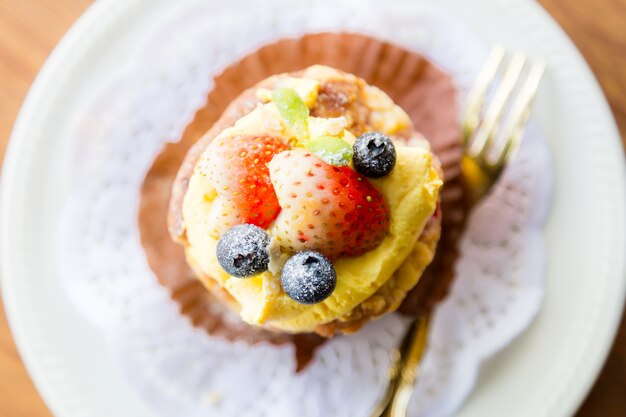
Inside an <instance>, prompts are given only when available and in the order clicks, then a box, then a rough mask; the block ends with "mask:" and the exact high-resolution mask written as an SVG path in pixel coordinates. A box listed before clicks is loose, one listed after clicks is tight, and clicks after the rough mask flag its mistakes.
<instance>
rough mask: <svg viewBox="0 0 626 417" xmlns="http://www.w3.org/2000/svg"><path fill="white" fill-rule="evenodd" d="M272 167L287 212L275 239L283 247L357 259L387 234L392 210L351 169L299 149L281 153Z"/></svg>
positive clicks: (277, 189) (274, 179)
mask: <svg viewBox="0 0 626 417" xmlns="http://www.w3.org/2000/svg"><path fill="white" fill-rule="evenodd" d="M269 167H270V176H271V179H272V183H273V184H274V188H275V190H276V194H277V196H278V201H279V203H280V205H281V207H282V209H283V211H282V212H281V215H280V216H278V218H277V219H276V224H275V230H274V235H275V236H278V237H279V241H280V244H281V245H282V246H283V247H286V248H288V249H289V250H292V251H299V250H304V249H310V250H316V251H319V252H321V253H323V254H324V255H326V256H328V257H331V258H337V257H344V256H358V255H361V254H363V253H365V252H368V251H370V250H372V249H374V248H375V247H376V246H378V245H379V244H380V243H381V241H382V240H383V239H384V237H385V236H386V234H387V232H388V230H389V208H388V206H387V204H386V202H385V200H384V199H383V196H382V195H381V194H380V192H379V191H378V190H377V189H376V188H375V187H374V186H373V185H372V184H371V183H370V182H369V181H368V179H367V178H365V177H364V176H363V175H361V174H359V173H358V172H355V171H354V170H353V169H352V168H350V167H349V166H343V167H337V166H333V165H330V164H327V163H326V162H324V161H322V160H321V159H319V158H318V157H317V156H315V155H313V154H311V153H310V152H308V151H307V150H306V149H300V148H298V149H292V150H290V151H285V152H282V153H280V154H278V155H276V156H275V157H274V159H273V160H272V161H271V162H270V164H269Z"/></svg>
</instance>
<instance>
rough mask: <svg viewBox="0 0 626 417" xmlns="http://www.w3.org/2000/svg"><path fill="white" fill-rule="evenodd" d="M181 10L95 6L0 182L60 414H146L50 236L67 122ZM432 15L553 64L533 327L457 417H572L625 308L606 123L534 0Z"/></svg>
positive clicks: (24, 343)
mask: <svg viewBox="0 0 626 417" xmlns="http://www.w3.org/2000/svg"><path fill="white" fill-rule="evenodd" d="M395 2H403V3H407V2H408V0H395ZM413 3H414V4H416V5H419V3H427V1H426V0H421V1H417V2H413ZM433 3H434V2H433ZM177 4H179V3H178V2H173V1H168V0H132V1H131V0H126V1H109V0H100V1H98V2H97V3H96V4H95V5H94V6H93V7H92V8H91V9H90V10H89V11H88V12H87V13H86V14H85V15H84V16H83V17H82V18H81V19H80V20H79V21H78V22H77V23H76V24H75V25H74V27H73V28H72V29H71V30H70V32H69V33H68V34H67V35H66V37H65V38H64V39H63V41H62V42H61V44H60V45H59V46H58V47H57V49H56V50H55V51H54V53H53V55H52V56H51V57H50V59H49V60H48V62H47V63H46V65H45V67H44V69H43V70H42V71H41V73H40V75H39V77H38V79H37V81H36V83H35V85H34V86H33V88H32V90H31V92H30V94H29V96H28V99H27V100H26V102H25V104H24V107H23V109H22V112H21V114H20V117H19V119H18V122H17V124H16V127H15V131H14V133H13V137H12V139H11V144H10V149H9V153H8V156H7V159H6V161H5V170H4V179H3V183H2V185H3V186H2V223H1V227H0V233H1V239H2V240H1V243H2V246H1V254H2V264H1V266H2V278H3V294H4V297H5V305H6V308H7V312H8V316H9V320H10V323H11V326H12V329H13V333H14V335H15V338H16V340H17V344H18V346H19V348H20V352H21V353H22V356H23V358H24V360H25V362H26V365H27V367H28V369H29V371H30V373H31V375H32V377H33V379H34V380H35V383H36V385H37V387H38V388H39V390H40V392H41V393H42V395H43V397H44V399H45V400H46V401H47V403H48V404H49V405H50V407H51V408H52V410H53V412H54V413H55V414H56V415H58V416H60V417H73V416H76V417H86V416H103V417H104V416H106V417H110V416H133V417H141V416H153V415H154V414H152V412H151V411H150V409H149V407H148V405H146V404H144V403H143V402H142V400H141V398H139V397H138V396H136V395H135V394H134V391H133V390H132V389H130V387H129V386H128V385H127V382H126V381H125V379H124V377H123V373H122V371H121V370H120V369H118V368H117V364H116V363H113V362H109V361H110V359H109V356H108V355H106V352H105V348H104V341H103V340H101V338H102V336H101V333H100V332H98V331H97V330H96V329H93V328H92V327H91V326H90V325H89V323H88V322H86V321H85V320H84V319H82V318H81V317H80V315H79V314H78V313H77V312H76V311H75V310H74V309H73V307H72V306H71V304H70V303H69V301H68V299H67V298H66V296H65V294H64V293H63V291H62V289H61V288H60V285H59V279H58V276H56V271H57V270H58V269H57V268H56V266H55V265H54V257H53V249H54V248H53V242H54V235H55V232H56V227H57V223H58V219H59V214H60V210H61V207H62V205H63V202H64V199H65V198H66V196H67V194H68V191H69V190H68V184H69V178H71V175H72V172H71V170H70V169H69V168H68V167H70V166H71V164H69V163H68V160H67V158H68V157H69V156H68V155H69V152H67V149H68V146H69V143H68V140H67V138H68V136H69V135H68V134H67V132H68V129H69V128H70V126H71V125H72V123H71V121H72V119H73V116H74V115H75V114H77V112H80V111H81V104H82V103H84V100H85V97H86V96H88V93H89V89H90V88H94V86H96V87H97V85H98V79H99V77H101V76H102V75H103V74H107V73H108V72H110V71H114V70H115V69H117V68H119V67H120V65H123V62H124V57H125V54H126V53H128V51H130V50H132V47H133V45H136V44H137V42H139V40H140V38H141V35H142V33H145V31H146V30H147V29H149V27H150V26H153V25H155V24H156V23H158V22H159V21H161V19H163V18H164V17H165V16H167V15H168V14H169V12H171V11H172V8H174V7H177ZM388 4H389V7H392V6H393V4H394V2H391V1H390V2H388ZM429 7H430V8H433V7H434V8H436V9H440V11H441V12H443V13H447V14H450V15H453V16H455V17H457V18H459V19H462V20H463V21H465V22H466V23H467V25H468V26H469V28H470V29H472V30H474V31H475V32H477V33H478V34H479V35H480V36H481V37H483V38H484V40H485V41H486V42H488V43H495V42H500V43H504V44H505V45H506V46H508V47H510V48H511V49H525V50H527V51H529V52H530V54H531V55H532V56H535V57H541V58H543V59H545V60H546V61H547V63H548V66H549V68H550V70H549V72H548V75H547V77H546V80H545V82H544V83H543V90H542V92H541V95H540V97H539V100H538V103H537V104H538V105H537V110H536V114H537V120H538V122H539V125H540V127H541V129H542V130H543V132H544V134H545V136H546V137H547V138H548V140H549V143H550V146H551V148H552V152H553V155H554V159H555V160H554V164H555V175H556V184H555V193H556V194H555V200H554V206H553V210H552V213H551V216H550V219H549V221H548V225H547V227H546V232H545V235H546V240H547V251H548V291H547V296H546V300H545V305H544V308H543V310H542V312H541V314H540V316H539V317H538V319H537V320H536V321H535V322H534V323H533V325H532V327H531V328H530V329H529V330H528V331H527V332H526V333H525V334H524V335H523V336H522V337H521V338H520V339H518V340H517V341H516V342H515V343H514V344H513V345H511V346H510V347H509V348H507V349H506V350H505V351H504V352H502V353H501V354H498V355H497V356H496V357H495V358H493V359H492V360H490V361H489V362H488V363H487V364H486V366H485V367H484V370H483V372H482V373H481V377H480V380H479V382H478V384H477V387H476V390H475V391H474V393H473V394H472V396H471V397H470V399H469V401H468V402H467V404H466V405H465V407H464V408H463V410H462V411H461V413H460V415H463V416H476V415H479V416H482V417H485V416H502V415H507V416H532V417H539V416H550V417H552V416H566V415H571V414H572V413H573V412H574V411H575V409H576V407H577V406H578V405H579V403H580V402H581V401H582V399H583V398H584V396H585V394H586V392H587V391H588V389H589V387H590V386H591V384H592V383H593V381H594V379H595V377H596V375H597V373H598V371H599V369H600V367H601V365H602V363H603V361H604V359H605V357H606V354H607V351H608V349H609V347H610V345H611V342H612V339H613V336H614V333H615V329H616V327H617V324H618V322H619V318H620V317H621V311H622V305H623V301H624V290H625V287H626V285H625V284H626V279H625V278H626V277H625V274H624V272H625V264H624V254H625V252H626V244H625V240H626V221H625V214H626V209H625V206H626V195H625V190H626V184H625V183H624V179H625V177H626V173H625V171H624V160H623V150H622V147H621V143H620V140H619V137H618V134H617V131H616V128H615V125H614V122H613V120H612V118H611V114H610V112H609V109H608V106H607V104H606V101H605V99H604V98H603V96H602V94H601V92H600V89H599V87H598V85H597V83H596V81H595V80H594V78H593V76H592V75H591V73H590V71H589V69H588V67H587V66H586V64H585V63H584V61H583V60H582V58H581V57H580V55H579V54H578V52H577V51H576V49H575V48H574V47H573V46H572V44H571V42H570V41H569V40H568V39H567V37H566V36H565V35H564V34H563V32H562V31H561V30H560V29H559V28H558V27H557V26H556V25H555V23H554V22H553V21H552V20H551V19H550V18H549V17H548V16H547V15H546V13H545V12H543V11H542V10H541V9H540V7H539V6H538V5H536V4H535V3H533V2H529V1H515V0H497V1H494V0H475V1H472V2H468V1H463V0H443V1H439V2H437V4H436V5H433V4H429Z"/></svg>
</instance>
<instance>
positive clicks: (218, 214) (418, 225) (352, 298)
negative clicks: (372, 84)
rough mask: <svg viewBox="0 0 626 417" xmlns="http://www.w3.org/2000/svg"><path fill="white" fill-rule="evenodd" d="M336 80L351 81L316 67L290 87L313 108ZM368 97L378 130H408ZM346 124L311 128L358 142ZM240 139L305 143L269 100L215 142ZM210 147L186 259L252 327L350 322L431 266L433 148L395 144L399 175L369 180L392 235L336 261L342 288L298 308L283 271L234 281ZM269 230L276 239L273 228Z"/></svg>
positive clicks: (198, 179) (188, 218) (195, 181)
mask: <svg viewBox="0 0 626 417" xmlns="http://www.w3.org/2000/svg"><path fill="white" fill-rule="evenodd" d="M338 74H341V76H345V77H352V76H348V75H344V74H342V73H338V72H336V71H335V70H332V69H330V68H327V67H312V68H310V69H308V70H307V71H306V72H305V74H304V75H305V77H306V78H304V79H300V78H292V79H290V80H288V85H289V86H290V88H293V89H294V90H295V91H296V92H297V93H298V94H299V95H300V96H301V97H303V99H306V103H307V105H309V106H310V105H312V104H313V103H315V99H316V97H317V91H318V88H319V82H320V81H323V80H324V79H326V77H331V76H332V77H334V78H337V77H338ZM257 96H261V97H270V96H268V95H267V94H266V92H263V91H261V92H257ZM370 96H371V97H372V98H371V100H370V101H375V104H372V109H373V110H375V111H376V112H378V114H384V115H385V117H384V119H385V122H384V123H381V126H380V130H382V131H384V132H386V133H388V134H391V133H394V131H397V130H401V129H403V128H406V127H407V126H408V124H407V123H410V122H409V121H408V116H406V114H405V113H404V112H403V111H402V110H401V109H400V108H399V107H397V106H396V105H395V104H393V102H392V101H391V99H389V98H388V97H387V96H386V95H384V93H382V92H381V91H380V90H377V91H373V90H371V91H370ZM374 106H375V107H376V108H375V109H374ZM399 112H401V114H399ZM398 114H399V116H398ZM342 119H343V118H336V119H321V118H313V117H310V118H309V129H310V130H311V129H312V130H313V131H315V133H316V135H318V134H319V135H322V134H329V135H334V136H340V137H343V138H344V140H346V141H348V142H352V141H353V140H354V136H353V135H352V134H351V133H350V132H349V131H347V130H346V129H345V120H342ZM236 134H267V135H272V136H275V137H279V138H282V139H283V140H284V141H285V142H286V143H290V144H291V145H297V144H298V143H300V140H299V138H297V137H296V136H295V134H294V132H293V131H292V130H291V129H290V128H289V126H288V125H286V124H285V122H284V121H283V120H282V118H281V117H280V115H279V114H278V111H277V109H276V107H275V105H274V104H273V103H271V102H269V101H268V102H267V103H265V104H261V105H259V107H257V109H255V110H254V111H253V112H251V113H250V114H248V115H247V116H245V117H243V118H242V119H240V120H239V121H238V122H237V123H236V124H235V126H233V127H232V128H229V129H226V130H224V131H223V132H222V133H221V134H220V135H219V136H218V137H217V138H216V140H219V139H224V138H228V137H232V136H233V135H236ZM209 149H210V148H207V151H206V152H205V154H204V155H203V156H202V157H201V159H200V161H199V162H198V164H197V165H196V167H195V170H194V174H193V175H192V177H191V179H190V182H189V188H188V191H187V193H186V195H185V198H184V202H183V219H184V223H185V227H186V230H187V240H188V243H189V245H188V246H187V247H186V254H187V258H188V261H189V263H190V265H192V267H193V268H194V269H195V270H196V272H197V273H198V274H200V275H204V276H209V277H211V278H213V279H214V280H215V281H216V282H217V284H218V285H220V286H221V287H222V288H224V289H225V290H226V291H228V293H230V295H231V296H232V297H233V298H234V299H235V300H236V301H237V303H238V304H239V306H240V307H241V310H240V314H241V317H242V318H243V319H244V320H245V321H246V322H248V323H250V324H254V325H265V324H267V325H270V326H272V327H274V328H277V329H281V330H284V331H288V332H308V331H312V330H313V329H314V328H315V326H317V325H320V324H325V323H328V322H331V321H333V320H336V319H339V320H341V319H343V318H346V317H347V316H349V315H350V313H351V312H352V310H353V309H354V308H355V307H357V306H359V305H360V304H361V303H363V302H364V301H366V300H367V299H368V298H369V297H370V296H372V294H374V293H375V292H376V291H377V290H378V289H379V288H381V286H383V285H384V284H385V283H387V281H389V280H390V278H392V276H393V279H394V280H396V282H397V285H396V287H397V288H399V289H401V290H404V291H406V290H408V289H410V288H411V287H412V286H413V285H415V283H416V282H417V280H418V279H419V276H420V275H421V272H422V271H423V269H424V268H425V267H426V265H427V264H428V263H429V262H430V257H429V256H425V255H424V251H425V248H423V247H422V246H423V245H421V244H420V243H419V242H418V241H417V239H418V237H419V235H420V234H421V232H422V230H423V229H424V226H425V224H426V222H427V221H428V219H429V218H430V217H431V216H432V214H433V213H434V211H435V208H436V205H437V200H438V190H439V187H440V186H441V184H442V181H441V179H440V178H439V176H438V173H437V169H436V167H435V166H434V164H433V159H432V155H431V154H430V152H429V151H428V150H427V149H425V148H421V147H404V146H400V145H399V144H396V152H397V161H396V165H395V167H394V169H393V170H392V171H391V173H390V174H389V175H388V176H386V177H384V178H382V179H377V180H371V182H372V184H373V185H374V186H375V187H376V188H377V189H378V190H379V191H380V192H381V194H382V195H383V197H384V199H385V201H386V202H387V204H388V206H389V209H390V214H391V216H390V218H391V222H390V229H389V234H388V235H387V237H386V238H385V239H384V240H383V242H382V243H381V244H380V245H379V246H378V247H376V248H375V249H373V250H372V251H370V252H368V253H365V254H363V255H361V256H358V257H353V258H342V259H336V260H335V261H334V262H333V263H334V266H335V269H336V272H337V287H336V289H335V291H334V292H333V294H332V295H331V296H330V297H329V298H327V299H326V300H324V301H322V302H321V303H318V304H313V305H303V304H299V303H297V302H295V301H294V300H292V299H291V298H289V297H288V296H287V295H286V294H285V293H284V292H283V291H282V289H281V286H280V273H279V272H278V271H276V274H274V273H272V272H270V271H267V272H264V273H262V274H259V275H256V276H254V277H251V278H245V279H242V278H235V277H231V276H229V275H228V274H227V273H226V272H225V271H224V270H223V269H222V268H221V267H220V265H219V264H218V262H217V258H216V255H215V249H216V245H217V240H218V238H219V235H220V234H221V233H223V232H224V230H225V229H227V228H228V227H229V226H230V225H227V224H226V223H228V222H227V221H226V220H225V219H227V218H228V216H227V213H223V210H221V203H220V198H219V196H218V195H217V193H216V192H215V190H214V189H213V187H212V185H211V184H210V183H209V181H208V180H207V178H206V176H205V175H204V173H203V166H204V163H203V161H206V159H207V158H210V157H211V155H210V151H209ZM224 214H226V216H224ZM268 232H269V233H270V236H271V234H272V227H271V226H270V227H269V228H268ZM409 255H411V256H409ZM394 274H395V275H394Z"/></svg>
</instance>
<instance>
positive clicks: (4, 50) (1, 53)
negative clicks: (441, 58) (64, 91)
mask: <svg viewBox="0 0 626 417" xmlns="http://www.w3.org/2000/svg"><path fill="white" fill-rule="evenodd" d="M90 3H91V1H90V0H0V159H1V158H2V155H4V150H5V147H6V144H7V141H8V137H9V133H10V131H11V127H12V125H13V121H14V120H15V117H16V116H17V112H18V110H19V107H20V104H21V102H22V100H23V98H24V96H25V94H26V91H27V90H28V87H29V86H30V84H31V82H32V80H33V78H34V77H35V75H36V73H37V71H38V70H39V68H40V67H41V65H42V64H43V62H44V60H45V58H46V56H47V55H48V53H49V52H50V51H51V50H52V48H53V47H54V45H55V44H56V43H57V41H58V40H59V39H60V37H61V36H62V35H63V33H64V32H65V31H66V30H67V28H68V27H69V26H70V25H71V24H72V22H73V21H74V20H75V19H76V18H77V17H78V16H79V15H80V14H81V13H82V12H83V11H84V10H85V9H86V8H87V6H88V5H89V4H90ZM540 3H542V4H543V5H544V6H545V7H546V9H548V11H549V12H550V13H551V14H552V15H553V16H554V17H555V19H556V20H557V21H558V22H559V23H560V24H561V25H562V26H563V27H564V28H565V30H566V31H567V32H568V33H569V35H570V36H571V37H572V39H573V40H574V42H575V43H576V44H577V45H578V47H579V48H580V50H581V51H582V53H583V55H585V57H586V59H587V61H588V62H589V64H590V65H591V68H592V69H593V71H594V72H595V74H596V76H597V77H598V79H599V80H600V83H601V84H602V87H603V88H604V91H605V93H606V95H607V97H608V99H609V102H610V104H611V108H612V109H613V113H614V114H615V117H616V120H617V123H618V125H619V129H620V132H621V135H622V140H623V141H624V143H625V144H626V0H578V1H570V0H541V1H540ZM50 415H51V414H50V412H49V411H48V409H47V408H46V406H45V405H44V403H43V401H42V400H41V399H40V397H39V395H38V394H37V392H36V391H35V389H34V387H33V385H32V383H31V382H30V379H29V377H28V375H27V373H26V371H25V369H24V367H23V365H22V362H21V361H20V357H19V355H18V353H17V350H16V349H15V345H14V343H13V339H12V338H11V334H10V332H9V329H8V326H7V323H6V319H5V317H4V309H2V308H1V305H0V416H4V417H44V416H50ZM577 416H578V417H596V416H597V417H614V416H626V320H624V319H623V320H622V325H621V328H620V331H619V334H618V336H617V339H616V342H615V345H614V346H613V349H612V351H611V354H610V356H609V358H608V360H607V362H606V365H605V367H604V369H603V371H602V374H601V375H600V378H599V379H598V381H597V383H596V385H595V386H594V388H593V390H592V392H591V393H590V395H589V397H588V398H587V400H586V401H585V403H584V404H583V406H582V407H581V409H580V411H579V412H578V414H577Z"/></svg>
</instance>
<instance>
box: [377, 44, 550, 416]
mask: <svg viewBox="0 0 626 417" xmlns="http://www.w3.org/2000/svg"><path fill="white" fill-rule="evenodd" d="M505 55H506V51H505V49H504V47H502V46H496V47H494V48H493V50H492V51H491V53H490V55H489V58H488V59H487V62H486V63H485V66H484V67H483V69H482V70H481V72H480V74H479V75H478V78H477V80H476V82H475V84H474V87H473V88H472V91H471V92H470V94H469V95H468V98H467V104H466V110H465V114H464V116H463V122H462V128H463V140H464V156H463V161H462V167H461V168H462V174H463V180H464V182H465V184H466V186H467V190H468V194H469V200H470V205H474V204H475V203H476V202H477V201H478V200H480V199H481V198H482V197H484V196H485V195H486V194H487V193H488V192H489V190H490V189H491V187H492V186H493V185H494V184H495V183H496V181H497V180H498V178H500V174H501V173H502V171H503V169H504V167H505V166H506V165H507V164H508V163H509V162H510V161H512V160H513V158H514V157H515V155H516V153H517V151H518V149H519V147H520V145H521V142H522V138H523V135H524V130H525V128H526V124H527V122H528V118H529V116H530V112H531V109H532V106H533V102H534V99H535V96H536V94H537V89H538V87H539V82H540V80H541V76H542V75H543V72H544V70H545V64H544V63H542V62H538V63H534V64H532V63H529V62H528V59H527V58H526V55H525V54H524V53H522V52H516V53H514V54H513V56H512V57H511V59H510V61H509V62H508V64H506V65H505V64H504V61H505ZM526 67H528V68H526ZM501 73H502V75H501V76H500V74H501ZM490 88H493V89H494V93H493V96H492V98H491V99H490V102H489V103H488V105H485V99H486V97H487V94H488V92H489V91H490ZM483 109H484V111H483ZM431 315H432V311H431V312H428V313H423V314H421V315H418V316H416V317H414V318H413V321H412V323H411V325H410V326H409V329H408V331H407V333H406V335H405V336H404V338H403V340H402V343H401V344H400V346H399V348H398V349H397V350H396V351H394V352H393V354H392V365H391V367H390V371H389V384H388V386H387V391H386V393H385V396H384V397H383V399H382V400H381V401H380V402H379V403H378V405H377V407H376V408H375V409H374V410H373V412H372V413H371V416H372V417H405V416H406V410H407V405H408V403H409V400H410V398H411V395H412V394H413V390H414V387H415V380H416V378H417V375H418V371H419V363H420V360H421V358H422V355H423V353H424V351H425V349H426V344H427V336H428V328H429V324H430V319H431Z"/></svg>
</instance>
